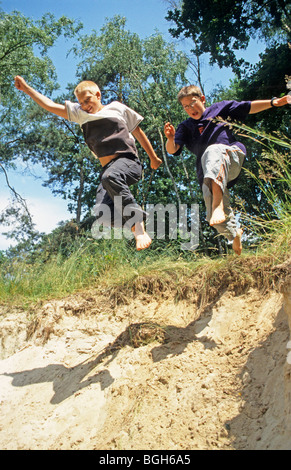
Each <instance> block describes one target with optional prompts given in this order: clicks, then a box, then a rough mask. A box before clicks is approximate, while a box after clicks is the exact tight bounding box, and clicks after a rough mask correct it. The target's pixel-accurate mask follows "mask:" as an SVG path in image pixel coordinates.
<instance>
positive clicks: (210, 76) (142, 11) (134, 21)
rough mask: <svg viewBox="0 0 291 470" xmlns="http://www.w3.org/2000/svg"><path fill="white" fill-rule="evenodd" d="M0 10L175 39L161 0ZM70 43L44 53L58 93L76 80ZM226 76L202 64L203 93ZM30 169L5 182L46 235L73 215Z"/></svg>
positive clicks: (17, 4) (64, 0) (29, 4)
mask: <svg viewBox="0 0 291 470" xmlns="http://www.w3.org/2000/svg"><path fill="white" fill-rule="evenodd" d="M0 8H2V10H3V11H4V12H6V13H10V12H12V11H15V10H16V11H19V12H21V13H22V14H23V15H24V16H26V17H29V18H32V19H34V20H37V19H39V18H41V17H42V15H43V14H45V13H48V12H50V13H53V14H54V15H55V17H56V18H59V17H61V16H63V15H65V16H67V17H69V18H71V19H76V20H79V21H81V22H82V23H83V29H82V34H90V33H92V31H93V30H95V31H97V32H98V31H99V30H100V28H101V27H102V26H103V25H104V24H105V22H106V19H107V18H112V17H113V16H114V15H121V16H124V17H126V19H127V28H128V29H129V30H130V31H131V32H134V33H137V34H138V35H139V36H140V37H141V38H146V37H149V36H150V35H151V34H154V32H155V31H156V30H158V31H159V32H160V33H162V34H163V35H164V38H165V39H166V40H167V41H169V42H174V39H173V38H172V36H171V35H170V34H169V32H168V30H169V27H170V26H171V25H170V23H169V22H168V21H167V20H166V19H165V17H166V14H167V9H168V4H167V2H166V1H164V0H146V1H145V0H41V1H40V0H0ZM73 43H74V40H71V41H68V40H64V39H60V40H58V42H57V43H56V46H55V47H54V48H52V50H51V51H50V53H49V55H50V57H51V59H52V61H53V64H54V66H55V68H56V73H57V77H58V82H59V84H60V86H61V90H60V91H65V88H66V85H67V83H69V82H71V83H73V82H74V81H75V78H76V77H75V71H76V65H77V63H78V62H79V61H80V60H79V58H78V59H75V58H74V57H73V56H72V55H69V56H68V57H67V52H68V51H69V49H70V47H72V45H73ZM177 47H178V49H180V50H189V49H190V43H187V42H186V41H181V40H180V41H179V42H178V43H177ZM255 52H256V53H257V52H258V48H257V46H256V45H254V46H253V48H251V50H250V51H249V54H251V55H252V56H254V53H255ZM231 77H232V74H231V72H230V71H229V70H219V69H218V70H215V69H213V68H210V67H205V70H204V77H203V82H204V84H205V89H206V91H207V90H211V88H212V87H214V86H215V85H217V84H218V83H221V84H225V83H228V82H229V79H230V78H231ZM30 172H32V173H33V174H34V175H35V176H38V177H37V178H36V177H35V176H32V175H30V174H29V173H28V172H27V171H26V172H23V165H22V164H21V163H19V164H18V168H17V170H16V171H13V172H10V171H9V180H10V184H11V186H12V187H14V188H15V190H16V191H17V192H18V193H19V194H20V195H21V196H22V197H23V198H24V199H25V200H26V202H27V205H28V208H29V209H30V211H31V214H32V218H33V221H34V223H35V225H36V228H37V230H39V231H40V232H45V233H49V232H51V231H52V230H53V229H54V228H56V227H57V225H58V223H59V222H61V221H65V220H70V219H71V218H72V214H70V213H69V212H68V210H67V203H66V201H64V200H62V199H61V198H59V197H55V196H53V195H52V193H51V191H50V189H48V188H44V187H43V186H42V182H41V178H40V176H41V174H42V171H41V168H40V167H37V166H35V167H34V168H31V171H30ZM9 197H10V194H9V190H8V188H7V185H6V183H5V177H4V174H3V173H2V172H1V169H0V212H1V211H2V210H3V209H4V208H5V207H7V205H8V203H9ZM5 230H6V228H5V227H3V226H1V225H0V250H5V249H7V248H8V246H9V245H10V244H11V240H7V239H6V238H5V237H4V236H2V235H1V232H3V231H5Z"/></svg>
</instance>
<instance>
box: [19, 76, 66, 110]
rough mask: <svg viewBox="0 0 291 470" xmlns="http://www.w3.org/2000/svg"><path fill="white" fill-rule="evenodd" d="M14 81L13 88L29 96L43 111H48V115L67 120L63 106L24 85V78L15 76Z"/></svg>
mask: <svg viewBox="0 0 291 470" xmlns="http://www.w3.org/2000/svg"><path fill="white" fill-rule="evenodd" d="M14 80H15V87H16V88H17V89H18V90H20V91H23V92H24V93H26V94H27V95H28V96H30V98H32V99H33V101H35V102H36V103H37V104H38V105H39V106H41V107H42V108H43V109H45V110H46V111H49V112H50V113H53V114H57V115H58V116H60V117H62V118H64V119H68V113H67V109H66V106H65V105H64V104H59V103H55V102H54V101H52V100H51V99H50V98H47V97H46V96H44V95H42V94H41V93H39V92H38V91H36V90H34V89H33V88H32V87H31V86H29V85H28V84H27V83H26V81H25V80H24V78H22V77H20V76H19V75H17V76H16V77H15V79H14Z"/></svg>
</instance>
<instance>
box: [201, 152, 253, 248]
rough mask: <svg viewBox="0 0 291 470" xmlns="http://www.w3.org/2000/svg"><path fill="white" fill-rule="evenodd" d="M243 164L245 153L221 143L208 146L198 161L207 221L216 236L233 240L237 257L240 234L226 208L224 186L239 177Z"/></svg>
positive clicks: (227, 195)
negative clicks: (201, 176) (217, 234)
mask: <svg viewBox="0 0 291 470" xmlns="http://www.w3.org/2000/svg"><path fill="white" fill-rule="evenodd" d="M243 161H244V154H243V152H242V151H241V150H240V149H239V148H237V147H229V146H226V145H222V144H215V145H211V146H209V147H208V149H207V150H206V151H205V152H204V154H203V156H202V160H201V163H202V167H203V173H204V183H203V195H204V200H205V204H206V208H207V220H208V222H209V224H210V225H211V226H213V227H214V228H215V229H216V230H217V231H218V232H219V233H221V234H223V235H224V236H226V238H228V240H231V241H233V249H234V251H235V252H236V253H238V254H240V253H241V235H242V231H241V230H240V229H238V228H237V226H236V221H235V217H234V215H233V212H232V209H231V207H230V205H229V193H228V190H227V183H228V182H229V181H232V180H234V179H235V178H237V177H238V175H239V173H240V171H241V167H242V164H243ZM206 188H207V190H206Z"/></svg>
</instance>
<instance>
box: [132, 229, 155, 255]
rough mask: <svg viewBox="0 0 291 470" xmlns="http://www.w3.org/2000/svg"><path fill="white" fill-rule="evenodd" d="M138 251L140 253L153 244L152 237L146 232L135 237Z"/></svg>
mask: <svg viewBox="0 0 291 470" xmlns="http://www.w3.org/2000/svg"><path fill="white" fill-rule="evenodd" d="M135 241H136V249H137V250H138V251H140V250H144V249H145V248H148V247H149V246H150V244H151V243H152V239H151V237H149V235H148V234H147V233H146V232H145V233H144V234H143V235H135Z"/></svg>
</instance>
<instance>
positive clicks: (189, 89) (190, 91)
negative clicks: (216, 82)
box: [177, 85, 203, 103]
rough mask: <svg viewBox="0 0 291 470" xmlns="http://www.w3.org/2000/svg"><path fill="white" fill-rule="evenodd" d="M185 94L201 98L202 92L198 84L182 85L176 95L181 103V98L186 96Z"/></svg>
mask: <svg viewBox="0 0 291 470" xmlns="http://www.w3.org/2000/svg"><path fill="white" fill-rule="evenodd" d="M187 96H198V97H199V98H201V96H203V93H202V91H201V90H200V88H199V87H198V86H196V85H188V86H184V87H183V88H181V90H180V91H179V93H178V96H177V98H178V101H180V103H181V99H182V98H186V97H187Z"/></svg>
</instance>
